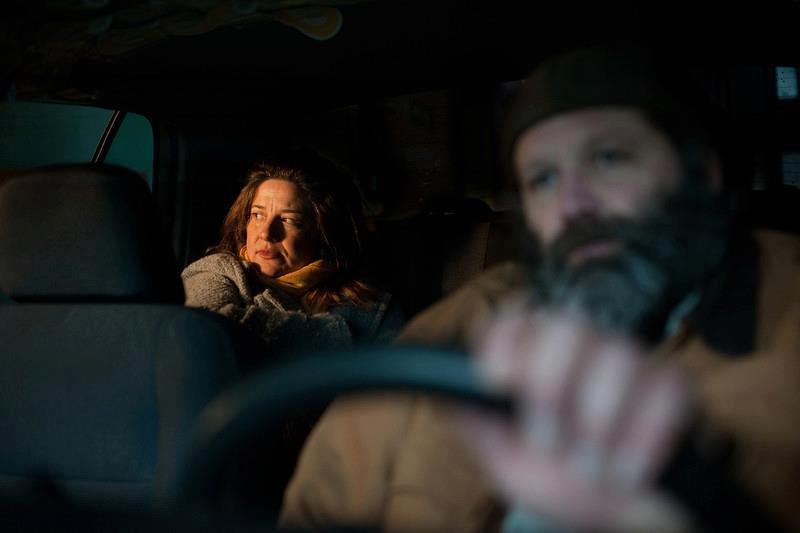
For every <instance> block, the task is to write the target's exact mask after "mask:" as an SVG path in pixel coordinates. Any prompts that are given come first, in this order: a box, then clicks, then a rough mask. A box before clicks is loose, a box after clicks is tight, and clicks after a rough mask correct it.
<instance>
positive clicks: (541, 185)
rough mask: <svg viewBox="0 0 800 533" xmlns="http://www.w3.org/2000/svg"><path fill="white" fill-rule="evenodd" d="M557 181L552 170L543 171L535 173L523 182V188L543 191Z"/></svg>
mask: <svg viewBox="0 0 800 533" xmlns="http://www.w3.org/2000/svg"><path fill="white" fill-rule="evenodd" d="M557 179H558V175H557V174H556V172H555V171H553V170H543V171H541V172H536V173H534V174H532V175H531V176H529V177H528V178H527V179H526V180H525V186H526V188H527V189H530V190H537V191H538V190H545V189H548V188H550V187H551V186H553V185H554V184H555V182H556V180H557Z"/></svg>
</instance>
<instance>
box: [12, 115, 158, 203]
mask: <svg viewBox="0 0 800 533" xmlns="http://www.w3.org/2000/svg"><path fill="white" fill-rule="evenodd" d="M111 114H112V111H111V110H108V109H103V108H98V107H91V106H78V105H65V104H51V103H42V102H3V103H2V104H0V171H2V170H14V169H20V168H27V167H33V166H40V165H50V164H56V163H74V162H87V161H90V160H91V159H92V155H93V154H94V152H95V149H96V148H97V143H98V141H99V140H100V138H101V136H102V135H103V131H104V130H105V128H106V125H107V124H108V121H109V119H110V118H111ZM106 162H107V163H115V164H118V165H122V166H125V167H128V168H130V169H132V170H134V171H136V172H138V173H139V174H140V175H141V176H142V178H144V179H145V181H146V182H147V184H148V186H149V187H151V188H152V182H153V177H152V174H153V130H152V127H151V126H150V122H149V121H148V120H147V119H146V118H145V117H143V116H141V115H136V114H134V113H128V114H126V116H125V119H124V121H123V123H122V125H121V126H120V129H119V130H118V131H117V135H116V136H115V137H114V139H113V141H112V144H111V149H110V151H109V153H108V156H107V157H106Z"/></svg>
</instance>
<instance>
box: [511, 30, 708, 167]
mask: <svg viewBox="0 0 800 533" xmlns="http://www.w3.org/2000/svg"><path fill="white" fill-rule="evenodd" d="M686 77H687V76H686V75H685V74H681V71H680V70H678V69H676V68H675V67H674V65H672V64H670V63H668V62H665V61H664V60H663V58H660V57H659V56H658V55H657V54H656V53H655V52H654V51H653V50H651V49H647V48H642V47H633V46H622V45H618V46H606V47H594V48H587V49H581V50H578V51H573V52H570V53H567V54H564V55H560V56H556V57H554V58H551V59H548V60H546V61H545V62H543V63H541V64H540V65H539V66H538V67H537V68H536V69H535V70H534V71H533V73H532V74H531V75H530V76H529V77H528V78H527V79H526V80H524V81H523V82H522V83H521V85H520V86H519V88H518V90H517V91H516V93H515V94H514V96H513V97H512V98H511V100H510V101H509V104H508V106H507V108H506V112H505V115H504V120H503V127H502V149H503V153H502V156H503V162H504V164H505V165H506V167H507V170H511V169H512V168H513V166H512V164H511V162H512V155H513V149H514V145H515V143H516V141H517V139H518V138H519V136H520V135H521V134H522V133H523V131H525V130H527V129H528V128H530V127H531V126H533V125H535V124H537V123H539V122H541V121H543V120H545V119H547V118H550V117H552V116H555V115H558V114H560V113H564V112H567V111H574V110H577V109H581V108H588V107H601V106H626V107H636V108H639V109H641V110H643V111H645V112H646V113H647V114H648V115H649V117H650V118H651V119H652V120H653V122H654V123H655V125H656V126H658V127H659V128H661V129H663V130H664V133H665V134H667V136H669V137H670V138H671V139H672V140H673V142H676V143H681V142H683V141H685V140H688V137H693V138H695V139H697V138H698V137H699V138H700V139H701V140H707V139H708V137H709V134H710V130H709V128H707V127H705V125H704V117H705V114H704V113H701V112H700V110H701V109H704V108H705V107H707V106H705V102H703V98H702V97H701V96H700V94H699V92H697V93H696V90H697V88H696V87H695V88H692V87H691V85H690V84H688V83H686ZM512 174H513V173H512Z"/></svg>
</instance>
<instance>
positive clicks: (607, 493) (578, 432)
mask: <svg viewBox="0 0 800 533" xmlns="http://www.w3.org/2000/svg"><path fill="white" fill-rule="evenodd" d="M477 344H478V346H477V347H476V350H477V355H478V364H479V367H480V370H481V375H482V376H483V377H485V379H486V380H487V382H488V383H489V384H490V386H492V387H493V388H496V389H500V390H503V391H505V392H508V393H511V395H512V396H513V397H514V399H515V400H516V402H517V404H518V407H519V412H518V418H517V420H516V421H514V422H511V423H510V422H508V421H506V420H501V419H499V418H497V417H494V416H492V415H489V414H487V413H482V412H477V411H469V412H466V413H464V416H463V420H462V422H463V423H462V428H463V429H464V430H465V432H466V435H467V439H466V440H467V441H468V442H469V443H470V444H471V445H472V447H473V448H474V449H475V451H476V453H477V456H478V458H479V461H480V462H481V463H482V464H483V466H484V467H485V469H486V470H487V472H488V474H489V477H490V478H491V480H492V481H493V482H494V484H495V486H496V488H497V489H498V490H499V491H500V493H501V494H502V495H503V496H504V497H505V498H506V500H507V502H508V503H509V504H512V505H516V506H521V507H523V508H524V509H525V510H526V511H527V512H530V513H533V514H537V515H539V516H543V517H547V518H549V519H551V520H554V521H555V522H557V523H559V524H564V525H567V526H571V527H577V528H581V529H585V528H588V529H596V530H609V529H629V530H630V529H636V530H640V529H651V528H653V527H655V528H656V529H659V530H663V529H681V528H684V527H686V525H687V521H686V517H685V516H682V514H681V513H680V512H679V510H678V509H677V508H676V506H675V505H674V504H673V503H671V502H670V501H669V500H668V499H667V498H666V497H665V496H664V495H662V494H659V493H658V492H657V491H656V489H655V487H654V486H653V485H652V480H653V478H654V476H655V475H656V474H657V473H658V471H659V469H660V468H661V467H662V466H663V464H664V462H665V461H666V459H667V458H668V457H669V455H670V453H671V451H672V449H673V446H674V444H676V441H677V439H678V437H679V435H680V433H681V431H682V430H683V429H684V427H685V426H686V424H687V422H688V418H689V414H690V411H691V405H692V401H691V396H692V395H691V390H690V386H689V382H688V380H687V379H686V377H685V376H684V374H683V373H682V372H681V371H680V370H679V369H678V368H677V366H675V365H674V364H671V363H670V362H668V361H664V360H657V359H654V358H647V357H646V355H647V354H646V353H645V350H644V349H643V347H642V346H640V345H639V344H637V343H636V342H634V341H633V340H630V339H627V338H623V337H619V336H610V335H608V334H605V333H601V332H599V331H597V330H596V329H594V328H592V327H591V326H590V325H588V324H586V323H585V322H582V321H579V320H576V319H574V318H570V317H566V316H556V315H545V314H542V313H532V312H530V311H523V310H521V309H520V308H519V306H517V307H516V308H515V309H514V310H513V312H508V311H507V312H505V313H503V314H502V316H500V317H498V318H496V319H495V320H494V321H493V322H492V323H491V324H490V325H489V326H488V327H487V328H486V329H485V331H484V335H483V336H482V339H481V340H480V342H478V343H477Z"/></svg>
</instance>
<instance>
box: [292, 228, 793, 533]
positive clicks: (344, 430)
mask: <svg viewBox="0 0 800 533" xmlns="http://www.w3.org/2000/svg"><path fill="white" fill-rule="evenodd" d="M757 237H758V238H757V242H758V246H759V248H760V253H759V254H758V257H757V261H758V263H757V264H758V271H757V272H758V277H757V280H758V285H757V288H758V289H757V292H754V293H753V294H754V296H755V297H756V298H757V299H756V302H755V303H756V310H757V311H756V312H757V315H756V316H757V321H756V323H755V328H754V329H753V331H754V335H755V336H754V338H753V339H752V341H753V344H754V348H753V349H750V350H748V352H747V353H743V354H739V355H737V356H731V355H730V354H726V353H722V352H720V351H719V350H716V349H714V348H711V347H710V346H709V342H708V341H707V339H706V338H705V336H701V335H700V334H692V335H688V334H687V335H682V334H677V335H675V336H673V338H672V339H671V340H670V341H669V342H668V343H667V344H665V345H664V346H662V347H661V348H660V350H661V351H663V352H665V353H666V354H668V355H669V356H671V357H675V358H678V360H680V361H681V362H682V363H683V364H685V366H686V368H687V369H688V370H689V372H690V373H691V375H692V376H693V378H694V379H695V382H696V385H697V389H698V391H699V394H700V397H701V402H702V407H703V411H704V414H705V415H706V417H707V419H708V420H709V421H711V423H712V424H714V425H715V426H716V427H717V428H718V429H721V430H724V431H726V432H727V433H729V434H731V435H733V436H734V438H735V439H736V441H737V444H738V447H737V450H738V451H737V455H736V456H735V458H734V468H735V474H736V475H737V476H738V478H739V479H740V480H741V481H742V482H743V483H744V485H745V486H746V487H748V488H749V489H750V490H751V492H753V493H754V494H755V495H756V496H757V497H758V498H759V499H760V500H761V501H762V502H763V503H764V504H765V505H766V506H767V507H768V508H769V509H770V510H772V511H773V512H775V513H776V515H777V516H778V517H780V519H781V520H782V521H784V522H785V523H786V524H787V525H790V526H791V527H792V528H793V529H798V530H800V505H798V504H799V503H800V239H797V238H794V237H790V236H786V235H782V234H778V233H768V232H763V233H759V234H758V236H757ZM523 284H524V274H523V272H522V269H521V268H520V267H519V266H515V265H512V264H504V265H501V266H498V267H496V268H493V269H491V270H488V271H486V272H485V273H484V274H482V275H481V276H479V277H478V278H477V279H475V280H474V281H473V282H471V283H470V284H468V285H467V286H465V287H463V288H462V289H461V290H459V291H457V292H456V293H454V294H453V295H451V296H450V297H448V298H447V299H445V300H442V301H441V302H439V303H437V304H435V305H434V306H432V307H431V308H429V309H428V310H426V311H425V312H423V313H422V314H420V315H419V316H418V317H417V318H415V320H413V321H412V322H411V323H409V325H408V326H407V328H406V329H405V331H404V332H403V334H401V337H400V341H409V342H428V343H434V344H438V343H444V344H454V343H455V344H458V343H460V344H462V345H464V344H465V343H466V342H467V340H468V335H469V334H470V332H471V331H474V328H475V327H476V325H477V324H479V323H480V322H481V320H483V319H484V318H485V317H486V316H488V314H489V313H490V312H491V311H492V310H493V309H494V308H495V307H496V304H497V303H498V302H499V301H500V300H501V299H502V298H503V297H504V296H506V295H508V294H511V293H513V292H515V291H516V290H518V289H519V288H520V287H522V285H523ZM729 309H732V307H726V306H725V305H723V306H722V308H721V311H722V312H721V313H718V315H719V316H723V317H725V316H726V315H728V314H730V313H729V312H728V311H729ZM751 323H752V321H751ZM726 327H728V326H726V324H725V323H724V321H723V323H722V331H723V333H724V332H725V328H726ZM719 330H720V328H719V327H717V331H718V332H719ZM738 333H739V332H738V331H732V330H731V333H730V337H735V336H737V335H738ZM718 336H719V335H718ZM722 341H723V342H724V341H725V338H723V339H722ZM503 512H504V511H503V509H502V507H501V506H500V505H499V503H498V501H497V500H496V499H495V497H494V495H493V493H492V491H491V489H490V488H489V487H488V484H487V482H486V481H485V479H484V478H483V476H482V474H481V472H480V471H479V470H478V468H477V466H476V465H475V464H474V462H473V460H472V458H471V457H470V455H469V453H468V452H467V451H466V450H465V448H464V446H463V444H462V443H461V442H460V440H459V438H458V436H457V432H455V431H454V430H453V429H452V428H451V427H450V423H449V421H448V417H447V405H446V404H443V403H441V402H437V401H434V400H431V399H429V398H427V397H424V396H420V395H415V396H411V395H408V396H403V395H385V396H380V397H379V396H374V395H371V396H368V397H353V398H345V399H341V400H339V401H337V402H336V403H334V404H333V405H332V406H331V408H330V409H329V410H328V411H327V412H326V414H325V415H324V416H323V418H322V420H321V421H320V423H319V424H318V426H317V427H316V428H315V429H314V431H313V433H312V435H311V437H310V438H309V440H308V441H307V444H306V447H305V449H304V451H303V453H302V455H301V459H300V462H299V465H298V468H297V470H296V472H295V475H294V478H293V479H292V481H291V483H290V485H289V487H288V488H287V491H286V495H285V500H284V508H283V511H282V513H281V523H282V524H284V525H291V526H296V527H301V528H310V529H314V528H318V527H321V526H330V525H370V526H380V527H382V528H384V529H386V530H390V531H398V530H399V531H404V530H415V531H419V530H423V531H443V530H447V531H485V530H491V529H495V528H497V527H498V526H499V524H500V521H501V519H502V515H503Z"/></svg>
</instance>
